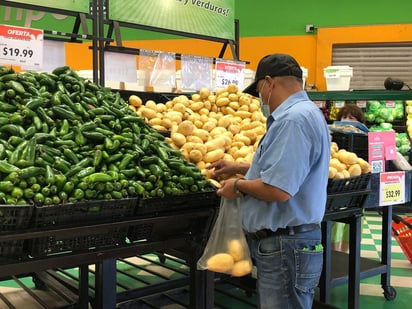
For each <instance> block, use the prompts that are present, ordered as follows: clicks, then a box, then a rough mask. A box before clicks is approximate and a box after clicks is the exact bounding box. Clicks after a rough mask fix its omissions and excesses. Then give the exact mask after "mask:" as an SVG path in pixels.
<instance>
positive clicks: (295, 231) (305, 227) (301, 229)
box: [248, 223, 320, 240]
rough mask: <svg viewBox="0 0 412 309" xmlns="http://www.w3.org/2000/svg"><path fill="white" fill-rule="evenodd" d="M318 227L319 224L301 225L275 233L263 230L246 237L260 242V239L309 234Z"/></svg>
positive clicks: (278, 230)
mask: <svg viewBox="0 0 412 309" xmlns="http://www.w3.org/2000/svg"><path fill="white" fill-rule="evenodd" d="M319 227H320V225H319V224H316V223H310V224H302V225H297V226H288V227H286V228H281V229H277V230H276V231H272V230H269V229H263V230H259V231H256V232H254V233H248V235H249V236H250V237H251V238H253V239H256V240H260V239H263V238H267V237H270V236H278V235H295V234H299V233H305V232H310V231H313V230H314V229H316V228H319Z"/></svg>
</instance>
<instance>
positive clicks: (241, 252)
mask: <svg viewBox="0 0 412 309" xmlns="http://www.w3.org/2000/svg"><path fill="white" fill-rule="evenodd" d="M239 204H240V199H239V198H237V199H233V200H230V199H226V198H223V197H222V198H221V202H220V209H219V215H218V217H217V219H216V222H215V224H214V226H213V229H212V232H211V234H210V237H209V240H208V242H207V244H206V247H205V250H204V252H203V255H202V256H201V257H200V259H199V260H198V262H197V268H198V269H200V270H206V269H207V270H210V271H213V272H217V273H225V274H229V275H232V276H234V277H242V276H245V275H247V274H249V273H250V272H251V271H252V259H251V257H250V251H249V246H248V244H247V241H246V236H245V233H244V231H243V228H242V219H241V208H240V205H239Z"/></svg>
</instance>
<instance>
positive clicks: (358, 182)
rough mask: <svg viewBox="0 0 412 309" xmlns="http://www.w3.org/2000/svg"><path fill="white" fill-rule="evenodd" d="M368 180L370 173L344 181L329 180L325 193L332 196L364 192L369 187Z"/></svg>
mask: <svg viewBox="0 0 412 309" xmlns="http://www.w3.org/2000/svg"><path fill="white" fill-rule="evenodd" d="M370 178H371V173H367V174H362V175H360V176H357V177H350V178H344V179H329V181H328V188H327V192H328V194H334V193H343V192H356V191H361V190H365V189H366V188H368V186H369V182H370Z"/></svg>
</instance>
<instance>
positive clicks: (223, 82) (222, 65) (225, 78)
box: [215, 60, 245, 89]
mask: <svg viewBox="0 0 412 309" xmlns="http://www.w3.org/2000/svg"><path fill="white" fill-rule="evenodd" d="M244 79H245V63H244V62H239V61H228V60H216V77H215V80H216V83H215V87H216V89H219V88H226V87H227V86H228V85H230V84H235V85H236V86H238V88H239V89H243V81H244Z"/></svg>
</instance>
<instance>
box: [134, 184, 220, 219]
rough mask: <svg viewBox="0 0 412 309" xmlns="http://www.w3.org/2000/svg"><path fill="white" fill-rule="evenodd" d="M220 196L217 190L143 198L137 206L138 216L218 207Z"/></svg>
mask: <svg viewBox="0 0 412 309" xmlns="http://www.w3.org/2000/svg"><path fill="white" fill-rule="evenodd" d="M219 205H220V197H219V196H218V195H217V194H216V191H215V190H213V191H205V192H192V193H185V194H182V195H175V196H167V197H153V198H144V199H141V200H140V201H139V203H138V206H137V207H136V213H135V215H136V216H139V215H146V214H156V213H163V212H170V211H177V210H183V209H195V208H208V207H218V206H219Z"/></svg>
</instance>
